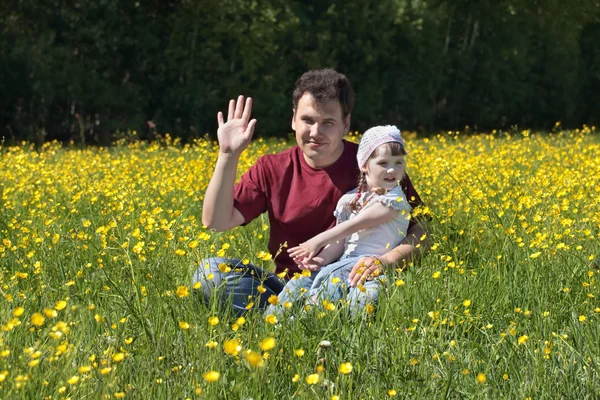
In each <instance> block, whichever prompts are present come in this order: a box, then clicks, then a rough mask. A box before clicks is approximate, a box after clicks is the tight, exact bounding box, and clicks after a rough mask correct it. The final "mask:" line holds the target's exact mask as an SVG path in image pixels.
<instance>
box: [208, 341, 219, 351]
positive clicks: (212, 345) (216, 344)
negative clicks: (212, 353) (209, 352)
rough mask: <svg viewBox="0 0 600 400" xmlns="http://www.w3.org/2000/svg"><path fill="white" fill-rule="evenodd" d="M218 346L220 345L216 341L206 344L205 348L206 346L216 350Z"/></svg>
mask: <svg viewBox="0 0 600 400" xmlns="http://www.w3.org/2000/svg"><path fill="white" fill-rule="evenodd" d="M218 345H219V344H218V343H217V342H215V341H214V340H210V341H208V342H206V344H205V345H204V346H206V347H207V348H209V349H214V348H215V347H217V346H218Z"/></svg>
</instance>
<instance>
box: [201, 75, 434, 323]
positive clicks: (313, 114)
mask: <svg viewBox="0 0 600 400" xmlns="http://www.w3.org/2000/svg"><path fill="white" fill-rule="evenodd" d="M293 102H294V109H293V116H292V129H293V130H294V132H295V133H296V142H297V146H294V147H292V148H291V149H288V150H286V151H284V152H282V153H279V154H275V155H266V156H263V157H261V158H260V159H259V160H258V161H257V163H256V164H255V165H253V166H252V167H251V168H250V169H249V170H248V171H247V172H246V173H245V174H244V175H243V176H242V178H241V180H240V182H239V183H238V184H237V185H236V184H235V177H236V171H237V166H238V162H239V158H240V156H241V154H242V153H243V151H244V150H245V149H246V148H247V147H248V145H249V144H250V140H251V139H252V135H253V133H254V128H255V126H256V120H255V119H252V120H251V119H250V115H251V111H252V99H250V98H248V99H246V101H245V102H244V97H243V96H239V97H238V99H237V101H234V100H231V101H230V102H229V110H228V115H227V121H225V120H224V116H223V114H222V113H221V112H219V113H218V115H217V120H218V124H219V128H218V131H217V136H218V140H219V148H220V152H219V157H218V159H217V163H216V166H215V171H214V174H213V176H212V178H211V181H210V183H209V185H208V188H207V190H206V194H205V196H204V205H203V208H202V222H203V224H204V225H206V226H208V227H209V228H211V229H215V230H217V231H225V230H228V229H231V228H234V227H236V226H239V225H245V224H247V223H249V222H250V221H252V220H253V219H254V218H256V217H258V216H259V215H260V214H262V213H263V212H268V215H269V221H270V227H271V229H270V237H269V245H268V247H269V251H270V252H271V254H272V255H273V256H274V261H275V264H276V270H275V273H276V274H286V275H287V277H288V278H289V277H291V276H292V275H293V274H294V273H295V272H298V271H299V267H298V266H297V265H296V263H294V261H293V260H292V259H291V258H290V257H289V255H288V254H287V251H286V250H285V249H283V251H280V250H281V249H282V248H283V247H284V246H287V247H294V246H297V245H298V244H299V243H302V242H304V241H306V240H308V239H310V238H311V237H313V236H315V235H316V234H318V233H321V232H323V231H325V230H327V229H329V228H331V227H333V226H334V225H335V218H334V216H333V211H334V209H335V207H336V204H337V202H338V200H339V199H340V197H341V196H342V195H343V194H344V193H346V192H348V191H349V190H351V189H353V188H355V187H356V185H357V177H358V176H359V174H358V172H359V170H358V165H357V161H356V152H357V149H358V146H357V145H356V144H354V143H351V142H347V141H345V140H343V139H342V137H343V136H344V135H345V134H346V133H347V132H348V131H349V129H350V119H351V113H352V108H353V106H354V92H353V89H352V86H351V84H350V81H349V80H348V79H347V78H346V76H344V75H343V74H340V73H338V72H336V71H334V70H332V69H324V70H315V71H309V72H307V73H305V74H304V75H302V76H301V77H300V78H299V79H298V80H297V81H296V86H295V89H294V93H293ZM401 187H402V189H403V190H404V193H405V195H406V198H407V199H409V203H410V204H411V206H412V207H413V208H414V207H416V206H418V205H420V204H421V199H420V198H419V195H418V194H417V192H416V191H415V189H414V187H413V186H412V183H411V182H410V179H409V178H408V176H407V177H406V178H405V179H403V181H402V182H401ZM423 236H424V228H423V226H422V225H421V224H419V223H415V222H412V223H411V225H410V226H409V229H408V233H407V237H406V239H405V240H404V241H403V242H402V243H401V244H400V245H399V246H398V247H396V248H394V249H390V251H389V252H388V253H387V254H386V255H385V256H384V257H380V258H379V260H381V261H379V260H377V259H376V258H375V257H363V258H361V259H360V260H359V262H358V263H357V264H356V265H355V266H354V268H353V269H352V272H351V274H350V282H349V284H350V286H351V287H354V286H356V285H357V284H358V283H359V282H360V281H361V280H364V279H368V278H369V277H370V276H372V275H373V274H375V273H377V272H378V270H379V269H380V268H382V267H384V266H385V265H381V263H383V264H390V265H401V264H402V263H403V262H408V261H410V260H411V259H412V258H413V257H415V256H417V255H419V254H420V252H421V251H423V250H424V248H425V247H426V246H425V243H424V242H423V243H422V242H420V239H421V237H423ZM223 264H224V265H226V266H228V267H229V268H230V271H228V272H222V271H223V270H227V269H229V268H219V266H223ZM209 275H210V278H211V279H208V277H209ZM193 280H194V282H200V283H201V284H202V288H203V292H204V296H205V298H206V299H207V300H209V299H210V298H211V297H212V296H214V295H218V296H222V297H221V298H220V299H219V300H220V301H222V302H225V301H231V302H232V306H233V308H234V310H235V311H236V312H238V313H243V312H244V311H245V310H246V308H247V306H248V303H249V302H255V307H258V308H264V307H266V305H267V299H268V298H269V296H271V295H273V294H278V293H279V292H280V291H281V290H282V289H283V286H284V283H283V282H282V281H281V280H280V279H279V278H278V277H277V276H276V275H275V274H272V273H268V272H266V271H263V270H261V269H260V268H257V267H255V266H253V265H242V263H241V262H240V260H238V259H224V258H210V259H208V260H204V261H203V262H202V263H201V265H200V267H199V268H198V269H197V271H196V272H195V274H194V278H193ZM259 286H261V288H260V289H261V290H260V291H259V290H258V289H259ZM217 288H219V289H220V290H219V291H217V292H215V289H217ZM257 295H258V299H257V298H256V296H257Z"/></svg>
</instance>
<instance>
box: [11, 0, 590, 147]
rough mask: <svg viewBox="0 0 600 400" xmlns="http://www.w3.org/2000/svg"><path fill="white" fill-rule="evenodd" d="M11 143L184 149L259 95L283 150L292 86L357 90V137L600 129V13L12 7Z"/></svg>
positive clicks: (411, 1)
mask: <svg viewBox="0 0 600 400" xmlns="http://www.w3.org/2000/svg"><path fill="white" fill-rule="evenodd" d="M0 32H1V33H0V77H1V79H0V137H5V140H8V141H9V142H17V141H21V140H28V141H33V142H36V143H41V142H44V141H47V140H52V139H58V140H62V141H69V140H73V141H74V142H76V143H87V144H90V143H95V144H107V143H110V142H112V141H113V140H115V139H116V138H119V137H120V136H121V135H123V132H125V131H126V130H128V129H129V130H136V131H137V132H138V135H139V136H140V137H142V138H149V139H152V138H153V137H154V135H157V134H158V132H162V133H164V132H170V133H171V135H173V136H178V137H181V138H183V139H184V140H188V139H191V138H196V137H202V136H204V135H205V134H206V133H211V134H214V132H215V131H216V117H215V116H216V113H217V111H219V110H225V109H226V106H227V101H228V99H230V98H233V97H235V96H236V95H238V94H245V95H251V96H252V97H253V98H254V100H255V102H254V104H255V106H254V110H253V111H254V112H253V114H254V116H255V117H256V118H257V119H258V125H257V133H258V134H260V135H264V136H287V135H288V134H289V133H290V131H291V128H290V119H291V109H292V103H291V92H292V89H293V85H294V81H295V79H296V78H297V77H298V76H299V75H300V74H302V73H303V72H305V71H307V70H309V69H313V68H323V67H333V68H335V69H337V70H338V71H340V72H343V73H345V74H346V75H347V76H348V77H349V78H350V79H351V81H352V83H353V85H354V88H355V91H356V94H357V103H356V108H355V110H354V113H353V125H352V128H353V129H355V130H359V131H362V130H364V129H366V128H368V127H369V126H371V125H373V124H382V123H390V124H396V125H398V126H399V127H401V129H404V130H418V131H423V132H431V131H436V130H454V129H464V127H465V126H470V127H473V128H475V127H476V129H481V130H483V129H486V130H487V129H495V128H500V129H510V128H511V127H513V126H519V127H527V128H535V129H549V128H551V127H552V126H553V125H554V123H555V122H556V121H561V122H562V124H563V126H580V125H582V124H584V123H587V124H597V123H598V122H599V119H600V44H599V43H600V0H579V1H577V2H570V3H568V4H566V3H565V2H563V1H559V0H495V1H491V0H479V1H473V0H455V1H451V0H430V1H427V0H377V1H372V0H353V1H347V0H344V1H342V0H330V1H315V0H302V1H297V0H220V1H218V2H216V1H212V0H210V1H209V0H137V1H136V0H128V1H122V0H72V1H59V0H35V1H34V0H12V1H4V2H2V5H0Z"/></svg>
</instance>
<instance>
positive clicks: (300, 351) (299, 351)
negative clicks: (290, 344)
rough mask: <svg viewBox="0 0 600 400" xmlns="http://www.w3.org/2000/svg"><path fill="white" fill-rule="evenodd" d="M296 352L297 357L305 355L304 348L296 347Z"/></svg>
mask: <svg viewBox="0 0 600 400" xmlns="http://www.w3.org/2000/svg"><path fill="white" fill-rule="evenodd" d="M294 353H295V354H296V357H302V356H303V355H304V350H303V349H296V350H295V351H294Z"/></svg>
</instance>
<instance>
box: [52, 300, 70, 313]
mask: <svg viewBox="0 0 600 400" xmlns="http://www.w3.org/2000/svg"><path fill="white" fill-rule="evenodd" d="M66 306H67V302H66V301H64V300H59V301H57V302H56V304H54V309H55V310H58V311H60V310H62V309H64V308H65V307H66Z"/></svg>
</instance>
